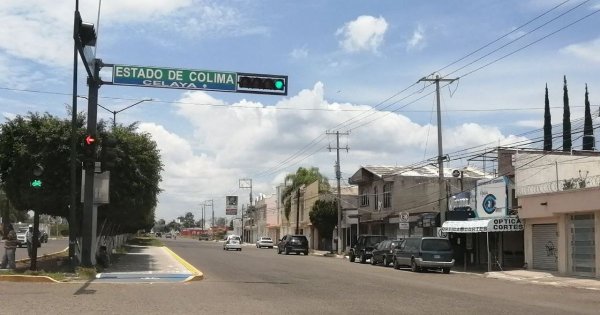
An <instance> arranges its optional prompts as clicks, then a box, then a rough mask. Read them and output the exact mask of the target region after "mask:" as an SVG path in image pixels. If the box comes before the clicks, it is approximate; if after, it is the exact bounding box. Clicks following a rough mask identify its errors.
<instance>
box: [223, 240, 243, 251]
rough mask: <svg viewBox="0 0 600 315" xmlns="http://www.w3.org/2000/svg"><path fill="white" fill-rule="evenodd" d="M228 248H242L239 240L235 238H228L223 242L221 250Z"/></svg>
mask: <svg viewBox="0 0 600 315" xmlns="http://www.w3.org/2000/svg"><path fill="white" fill-rule="evenodd" d="M230 249H235V250H239V251H241V250H242V244H240V240H237V239H230V240H227V241H226V242H225V244H223V250H230Z"/></svg>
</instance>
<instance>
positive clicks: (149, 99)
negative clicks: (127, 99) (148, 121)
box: [115, 98, 154, 114]
mask: <svg viewBox="0 0 600 315" xmlns="http://www.w3.org/2000/svg"><path fill="white" fill-rule="evenodd" d="M153 100H154V99H151V98H148V99H143V100H141V101H138V102H135V103H133V104H131V105H129V106H127V107H125V108H123V109H120V110H118V111H115V113H117V114H118V113H120V112H122V111H124V110H126V109H128V108H131V107H133V106H135V105H137V104H139V103H143V102H150V101H153Z"/></svg>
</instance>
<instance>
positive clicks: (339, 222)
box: [326, 131, 350, 255]
mask: <svg viewBox="0 0 600 315" xmlns="http://www.w3.org/2000/svg"><path fill="white" fill-rule="evenodd" d="M326 133H327V134H328V135H335V136H336V146H335V148H332V147H331V146H330V147H328V149H329V152H331V150H332V149H335V150H336V151H337V160H336V162H335V178H336V179H337V195H338V196H337V210H338V211H337V214H338V215H337V231H336V233H337V242H336V243H335V247H336V252H337V253H338V255H340V254H341V253H342V248H341V246H340V239H341V238H342V236H341V235H340V229H341V227H342V190H341V187H340V179H341V178H342V172H341V171H340V149H346V152H348V146H346V147H345V148H340V135H344V136H347V135H349V134H350V132H342V133H340V132H339V131H336V132H326Z"/></svg>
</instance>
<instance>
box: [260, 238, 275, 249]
mask: <svg viewBox="0 0 600 315" xmlns="http://www.w3.org/2000/svg"><path fill="white" fill-rule="evenodd" d="M263 247H268V248H273V240H272V239H271V238H270V237H266V236H263V237H259V238H258V241H256V248H263Z"/></svg>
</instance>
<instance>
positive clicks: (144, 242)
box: [127, 236, 164, 246]
mask: <svg viewBox="0 0 600 315" xmlns="http://www.w3.org/2000/svg"><path fill="white" fill-rule="evenodd" d="M127 244H129V245H139V246H164V244H163V242H161V241H160V240H158V239H156V238H154V237H141V236H138V237H134V238H132V239H130V240H129V241H127Z"/></svg>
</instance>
